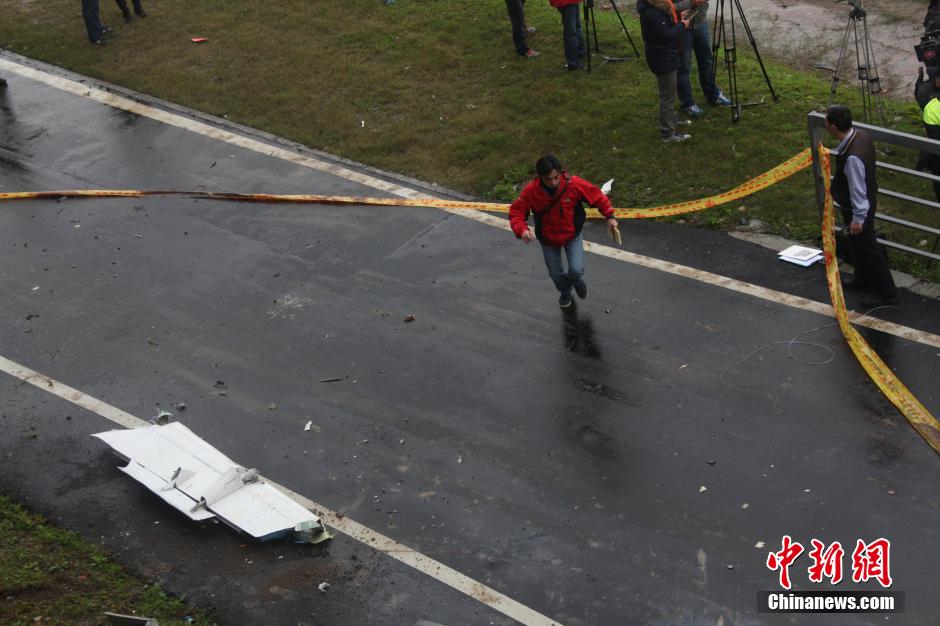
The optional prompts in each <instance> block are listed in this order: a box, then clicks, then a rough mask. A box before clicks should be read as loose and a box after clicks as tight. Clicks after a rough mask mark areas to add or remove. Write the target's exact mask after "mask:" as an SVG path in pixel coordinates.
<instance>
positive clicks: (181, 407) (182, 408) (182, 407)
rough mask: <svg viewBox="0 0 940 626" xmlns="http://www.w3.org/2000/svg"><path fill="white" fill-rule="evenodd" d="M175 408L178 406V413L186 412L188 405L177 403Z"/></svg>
mask: <svg viewBox="0 0 940 626" xmlns="http://www.w3.org/2000/svg"><path fill="white" fill-rule="evenodd" d="M175 406H176V410H177V411H185V410H186V403H185V402H177V403H176V405H175Z"/></svg>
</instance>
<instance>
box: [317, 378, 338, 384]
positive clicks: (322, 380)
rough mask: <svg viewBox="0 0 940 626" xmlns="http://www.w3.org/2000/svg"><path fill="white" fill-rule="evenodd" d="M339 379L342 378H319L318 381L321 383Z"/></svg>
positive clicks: (333, 381)
mask: <svg viewBox="0 0 940 626" xmlns="http://www.w3.org/2000/svg"><path fill="white" fill-rule="evenodd" d="M341 380H343V379H342V378H321V379H320V382H321V383H338V382H339V381H341Z"/></svg>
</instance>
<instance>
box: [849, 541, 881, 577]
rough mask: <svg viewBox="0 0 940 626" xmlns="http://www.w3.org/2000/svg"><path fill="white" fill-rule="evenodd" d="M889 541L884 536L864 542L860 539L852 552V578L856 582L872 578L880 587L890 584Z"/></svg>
mask: <svg viewBox="0 0 940 626" xmlns="http://www.w3.org/2000/svg"><path fill="white" fill-rule="evenodd" d="M890 554H891V542H890V541H888V540H887V539H885V538H883V537H882V538H881V539H875V540H874V541H872V542H871V543H868V544H866V543H865V542H864V541H862V540H861V539H859V540H858V542H857V543H856V544H855V550H854V551H853V552H852V580H853V581H854V582H857V583H863V582H867V581H868V580H869V579H871V578H874V579H875V580H877V581H878V582H879V583H880V584H881V586H882V587H890V586H891V563H890V562H889V556H890Z"/></svg>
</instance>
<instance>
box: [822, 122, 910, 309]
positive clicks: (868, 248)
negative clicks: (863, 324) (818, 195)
mask: <svg viewBox="0 0 940 626" xmlns="http://www.w3.org/2000/svg"><path fill="white" fill-rule="evenodd" d="M826 130H827V131H829V134H831V135H832V136H833V137H835V138H836V139H838V140H839V142H840V143H839V146H838V147H837V148H836V151H837V152H838V153H839V154H838V155H837V156H836V171H835V176H833V178H832V187H831V189H830V192H831V194H832V198H833V200H835V201H836V202H838V203H839V207H840V208H841V209H842V219H843V221H844V223H845V230H847V231H848V235H849V236H848V241H849V248H850V250H851V252H852V257H853V263H854V265H855V278H854V279H852V280H851V281H849V282H847V283H845V288H846V289H848V290H850V291H874V292H876V293H877V294H878V297H877V298H875V299H870V300H864V301H863V302H862V306H864V307H865V308H867V309H872V308H875V307H879V306H887V305H896V304H897V303H898V290H897V287H895V285H894V279H893V278H892V276H891V270H889V269H888V261H887V259H885V257H884V255H883V254H882V252H881V248H880V247H879V246H878V241H877V239H876V238H875V210H876V209H877V207H878V179H877V177H876V174H875V143H874V142H873V141H872V138H871V136H870V135H869V134H868V133H866V132H865V131H864V130H861V129H858V128H853V127H852V111H850V110H849V108H848V107H846V106H842V105H833V106H831V107H829V110H828V111H827V112H826Z"/></svg>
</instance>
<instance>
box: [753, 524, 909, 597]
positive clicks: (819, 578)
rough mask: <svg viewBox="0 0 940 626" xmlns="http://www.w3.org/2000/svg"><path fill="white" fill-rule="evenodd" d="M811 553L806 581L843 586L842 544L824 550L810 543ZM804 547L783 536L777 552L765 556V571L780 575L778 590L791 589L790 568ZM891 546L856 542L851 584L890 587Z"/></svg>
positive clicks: (816, 541)
mask: <svg viewBox="0 0 940 626" xmlns="http://www.w3.org/2000/svg"><path fill="white" fill-rule="evenodd" d="M810 543H811V544H812V546H813V549H812V550H810V551H809V552H808V554H809V558H810V559H812V561H813V563H812V565H810V566H809V567H808V568H807V570H806V571H807V572H808V573H809V580H810V582H812V583H817V584H818V583H822V582H823V579H829V582H830V583H831V584H833V585H838V584H839V583H840V582H842V559H843V557H844V556H845V550H844V549H843V548H842V544H841V543H839V542H838V541H834V542H833V543H832V544H831V545H829V546H827V545H826V544H825V543H823V542H822V541H820V540H819V539H815V538H814V539H812V540H811V541H810ZM803 551H804V548H803V545H802V544H801V543H799V542H797V541H793V539H792V538H791V537H790V535H784V536H783V540H782V541H781V548H780V551H779V552H770V553H768V554H767V568H768V569H770V570H771V571H779V578H780V586H781V587H783V588H784V589H790V587H791V583H790V566H791V565H793V564H794V563H795V562H796V560H797V559H798V558H799V557H800V555H802V554H803ZM890 556H891V542H890V541H888V540H887V539H885V538H883V537H882V538H879V539H876V540H874V541H872V542H871V543H865V542H864V541H863V540H861V539H859V540H858V541H857V542H856V544H855V550H853V551H852V581H853V582H856V583H864V582H868V581H869V580H871V579H875V580H877V581H878V583H879V584H881V586H882V587H885V588H888V587H890V586H891V585H892V583H893V580H892V579H891V559H890Z"/></svg>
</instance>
